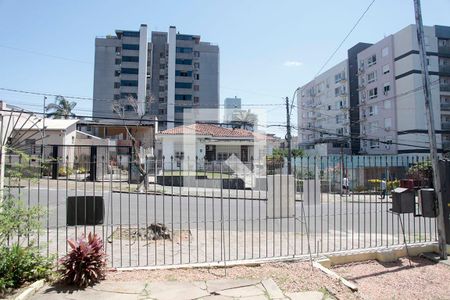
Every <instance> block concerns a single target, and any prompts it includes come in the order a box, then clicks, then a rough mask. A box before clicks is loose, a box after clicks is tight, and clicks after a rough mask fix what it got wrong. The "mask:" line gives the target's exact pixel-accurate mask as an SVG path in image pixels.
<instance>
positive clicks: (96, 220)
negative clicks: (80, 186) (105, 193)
mask: <svg viewBox="0 0 450 300" xmlns="http://www.w3.org/2000/svg"><path fill="white" fill-rule="evenodd" d="M104 216H105V204H104V202H103V197H101V196H70V197H67V220H66V221H67V226H76V225H100V224H103V219H104Z"/></svg>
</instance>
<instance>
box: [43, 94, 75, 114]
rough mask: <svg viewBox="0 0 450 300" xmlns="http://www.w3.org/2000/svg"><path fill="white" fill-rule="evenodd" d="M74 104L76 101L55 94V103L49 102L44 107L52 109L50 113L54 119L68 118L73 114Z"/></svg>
mask: <svg viewBox="0 0 450 300" xmlns="http://www.w3.org/2000/svg"><path fill="white" fill-rule="evenodd" d="M76 105H77V103H76V102H71V101H69V100H67V99H66V98H64V97H63V96H56V99H55V103H50V104H49V105H47V107H46V109H47V110H48V111H52V113H51V114H50V115H51V116H52V117H53V118H54V119H70V118H72V117H74V116H75V114H74V113H73V112H72V110H73V109H74V108H75V106H76Z"/></svg>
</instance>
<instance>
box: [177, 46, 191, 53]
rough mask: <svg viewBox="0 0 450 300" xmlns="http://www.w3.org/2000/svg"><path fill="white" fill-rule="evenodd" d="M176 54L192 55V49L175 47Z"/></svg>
mask: <svg viewBox="0 0 450 300" xmlns="http://www.w3.org/2000/svg"><path fill="white" fill-rule="evenodd" d="M176 51H177V53H192V48H188V47H177V48H176Z"/></svg>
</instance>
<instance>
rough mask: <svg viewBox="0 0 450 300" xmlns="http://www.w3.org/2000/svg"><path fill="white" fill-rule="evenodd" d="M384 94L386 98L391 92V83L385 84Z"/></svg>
mask: <svg viewBox="0 0 450 300" xmlns="http://www.w3.org/2000/svg"><path fill="white" fill-rule="evenodd" d="M383 89H384V90H383V94H384V95H385V96H386V95H388V94H389V91H390V90H391V85H390V83H389V82H387V83H385V84H384V88H383Z"/></svg>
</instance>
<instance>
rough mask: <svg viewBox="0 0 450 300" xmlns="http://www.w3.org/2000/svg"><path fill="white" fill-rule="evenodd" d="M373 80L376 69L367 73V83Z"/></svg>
mask: <svg viewBox="0 0 450 300" xmlns="http://www.w3.org/2000/svg"><path fill="white" fill-rule="evenodd" d="M375 80H377V71H373V72H370V73H369V74H367V83H372V82H374V81H375Z"/></svg>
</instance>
